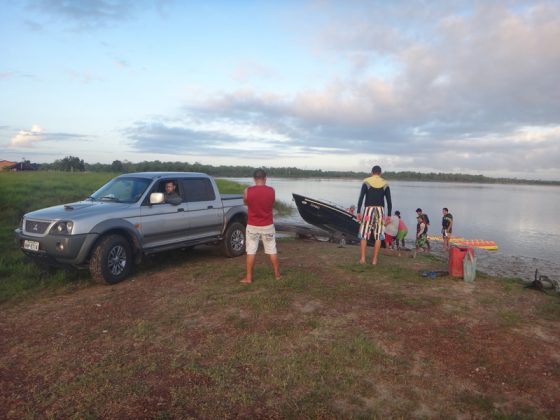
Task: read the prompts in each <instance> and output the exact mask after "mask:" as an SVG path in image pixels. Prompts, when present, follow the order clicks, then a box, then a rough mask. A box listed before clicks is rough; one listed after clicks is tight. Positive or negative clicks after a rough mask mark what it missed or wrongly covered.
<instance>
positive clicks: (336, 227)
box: [292, 194, 360, 241]
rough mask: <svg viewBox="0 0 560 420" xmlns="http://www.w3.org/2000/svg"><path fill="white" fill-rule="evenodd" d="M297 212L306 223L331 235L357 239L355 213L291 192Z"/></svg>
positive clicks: (357, 226) (357, 229)
mask: <svg viewBox="0 0 560 420" xmlns="http://www.w3.org/2000/svg"><path fill="white" fill-rule="evenodd" d="M292 195H293V197H294V201H295V203H296V206H297V209H298V211H299V214H300V215H301V217H302V219H303V220H305V221H306V222H307V223H309V224H311V225H314V226H317V227H318V228H321V229H323V230H326V231H328V232H330V233H331V234H332V235H333V236H340V237H344V238H345V239H346V240H356V241H358V240H359V239H358V232H359V228H360V222H358V219H357V218H356V216H355V215H353V214H352V213H348V212H347V211H346V210H344V209H342V208H340V207H337V206H335V205H332V204H328V203H325V202H323V201H319V200H315V199H313V198H309V197H305V196H303V195H299V194H292Z"/></svg>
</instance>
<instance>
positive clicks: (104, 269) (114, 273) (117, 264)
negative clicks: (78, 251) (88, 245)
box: [89, 235, 133, 284]
mask: <svg viewBox="0 0 560 420" xmlns="http://www.w3.org/2000/svg"><path fill="white" fill-rule="evenodd" d="M132 260H133V258H132V250H131V249H130V244H129V243H128V241H127V240H126V239H125V238H123V237H122V236H121V235H109V236H107V237H105V238H103V239H101V241H100V242H99V243H98V244H97V245H96V246H95V249H94V250H93V254H92V255H91V259H90V261H89V271H90V273H91V277H93V279H94V280H95V281H97V282H103V281H105V282H106V283H108V284H115V283H118V282H120V281H122V280H124V279H125V278H126V277H127V276H128V275H129V274H130V271H131V266H132Z"/></svg>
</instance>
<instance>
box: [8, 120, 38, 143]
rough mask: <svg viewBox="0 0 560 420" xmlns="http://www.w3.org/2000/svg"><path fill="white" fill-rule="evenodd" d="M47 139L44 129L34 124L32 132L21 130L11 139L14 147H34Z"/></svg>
mask: <svg viewBox="0 0 560 420" xmlns="http://www.w3.org/2000/svg"><path fill="white" fill-rule="evenodd" d="M44 139H45V137H44V133H43V129H42V128H41V127H39V126H38V125H36V124H34V125H33V127H31V130H21V131H19V132H18V133H17V134H16V135H15V136H14V137H12V139H11V145H12V146H14V147H15V146H23V147H32V146H33V145H34V144H35V143H38V142H41V141H43V140H44Z"/></svg>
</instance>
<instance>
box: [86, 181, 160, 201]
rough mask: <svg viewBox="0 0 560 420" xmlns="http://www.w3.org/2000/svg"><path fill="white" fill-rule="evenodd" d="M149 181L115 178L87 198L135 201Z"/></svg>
mask: <svg viewBox="0 0 560 420" xmlns="http://www.w3.org/2000/svg"><path fill="white" fill-rule="evenodd" d="M151 182H152V181H151V180H150V179H147V178H115V179H112V180H111V181H109V182H108V183H106V184H105V185H103V186H102V187H101V188H100V189H98V190H97V191H96V192H94V193H93V194H92V195H91V196H90V197H89V199H90V200H96V201H97V200H99V201H114V202H116V203H135V202H137V201H138V200H139V199H140V198H141V197H142V195H143V194H144V192H145V191H146V188H148V186H149V185H150V183H151Z"/></svg>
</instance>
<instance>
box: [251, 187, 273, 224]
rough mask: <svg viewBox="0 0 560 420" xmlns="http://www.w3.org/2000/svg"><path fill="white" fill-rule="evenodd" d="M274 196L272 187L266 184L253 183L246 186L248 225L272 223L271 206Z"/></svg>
mask: <svg viewBox="0 0 560 420" xmlns="http://www.w3.org/2000/svg"><path fill="white" fill-rule="evenodd" d="M275 196H276V194H275V193H274V188H272V187H269V186H268V185H255V186H252V187H249V188H247V207H248V209H249V212H248V213H249V217H248V220H247V224H248V225H251V226H268V225H271V224H273V223H274V222H273V221H272V206H273V204H274V200H275Z"/></svg>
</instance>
